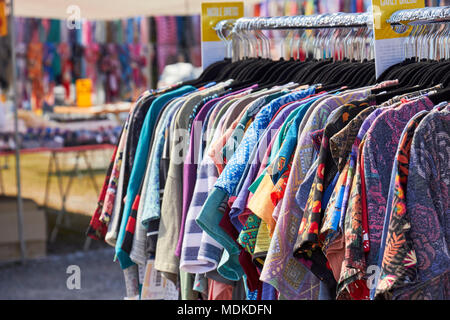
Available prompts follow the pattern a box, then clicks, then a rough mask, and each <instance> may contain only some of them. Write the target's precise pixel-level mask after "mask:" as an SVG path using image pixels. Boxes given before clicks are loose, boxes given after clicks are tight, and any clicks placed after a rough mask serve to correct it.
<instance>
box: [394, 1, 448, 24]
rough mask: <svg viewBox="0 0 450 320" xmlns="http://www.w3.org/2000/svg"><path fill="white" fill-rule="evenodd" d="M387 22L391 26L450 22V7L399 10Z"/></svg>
mask: <svg viewBox="0 0 450 320" xmlns="http://www.w3.org/2000/svg"><path fill="white" fill-rule="evenodd" d="M387 22H388V23H390V24H391V25H392V26H396V25H405V24H410V25H414V24H431V23H443V22H450V6H446V7H429V8H421V9H406V10H399V11H396V12H394V13H393V14H392V15H391V17H390V18H389V19H388V20H387Z"/></svg>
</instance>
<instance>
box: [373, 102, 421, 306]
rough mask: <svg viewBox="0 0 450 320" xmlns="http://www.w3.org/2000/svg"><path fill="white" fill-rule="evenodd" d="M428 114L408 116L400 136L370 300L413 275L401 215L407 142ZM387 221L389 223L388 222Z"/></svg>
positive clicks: (410, 247) (412, 255) (412, 256)
mask: <svg viewBox="0 0 450 320" xmlns="http://www.w3.org/2000/svg"><path fill="white" fill-rule="evenodd" d="M428 113H429V112H428V111H421V112H419V113H417V114H416V115H415V116H414V117H413V118H411V120H410V121H409V122H408V124H407V125H406V127H405V129H404V130H403V133H402V136H401V137H400V142H399V145H398V148H397V152H396V155H395V159H394V165H393V170H392V174H391V182H390V188H389V197H388V205H387V207H386V216H385V220H384V228H383V237H382V241H381V248H380V257H379V259H378V266H379V267H381V268H382V271H381V273H380V279H379V280H378V281H376V282H375V286H374V287H375V288H376V290H373V289H372V290H371V299H373V298H374V296H375V295H374V293H375V291H377V292H378V294H380V296H381V295H383V296H384V297H385V298H389V299H391V298H392V290H393V289H394V288H396V287H397V286H399V285H400V286H401V285H402V284H403V282H407V281H410V279H414V278H415V276H416V268H415V264H416V263H415V261H416V254H415V251H414V248H413V244H412V241H411V238H410V236H409V231H410V226H409V223H408V220H407V219H406V217H405V213H406V189H407V182H408V174H409V173H408V171H409V170H408V169H409V158H410V150H411V142H412V139H413V136H414V132H415V130H416V128H417V126H418V125H419V123H420V121H421V120H422V119H423V118H424V117H425V115H427V114H428ZM392 208H394V210H392ZM390 222H392V225H391V224H390ZM388 233H389V235H388ZM386 244H387V250H386ZM385 254H386V255H385ZM380 260H382V263H380Z"/></svg>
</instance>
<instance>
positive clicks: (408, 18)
mask: <svg viewBox="0 0 450 320" xmlns="http://www.w3.org/2000/svg"><path fill="white" fill-rule="evenodd" d="M449 8H450V7H439V8H425V9H412V10H401V11H398V12H396V13H394V14H393V15H392V16H391V18H390V19H389V20H388V22H389V23H391V25H392V27H393V28H394V30H395V31H396V32H400V33H402V32H405V30H406V31H408V30H409V29H412V31H411V33H410V35H409V37H408V38H407V40H406V41H405V46H404V50H405V51H406V52H408V55H406V57H408V59H406V60H405V61H404V62H403V63H400V64H397V65H394V66H392V67H391V68H389V69H388V70H386V71H385V72H384V73H383V74H382V75H381V76H380V77H378V79H376V77H375V63H374V59H373V56H374V55H373V40H372V39H373V28H372V22H371V21H372V17H371V15H369V14H368V13H357V14H354V13H335V14H321V15H311V16H294V17H272V18H265V17H258V18H241V19H238V20H224V21H221V22H220V23H219V24H217V26H216V27H215V30H216V32H217V34H218V36H219V37H220V38H221V39H222V40H223V41H226V42H227V44H228V53H231V57H230V55H228V58H226V59H224V60H222V61H219V62H216V63H214V64H212V65H210V66H209V67H208V68H206V69H205V70H204V72H203V73H202V75H201V76H200V77H199V78H198V79H195V80H192V81H190V82H188V84H192V85H196V86H201V85H204V84H206V83H208V82H212V81H215V82H219V81H223V80H226V79H233V80H234V81H233V83H232V84H231V85H230V88H231V89H233V90H236V89H241V88H245V87H247V86H249V85H252V84H255V83H256V84H258V85H259V88H266V87H267V88H268V87H272V86H274V85H283V84H287V83H289V82H295V83H298V84H300V85H302V84H310V85H311V84H316V85H318V86H319V87H320V88H322V89H323V90H326V91H333V90H338V89H340V88H343V87H346V88H357V87H363V86H367V85H373V84H375V83H377V82H381V81H383V80H392V79H398V80H399V85H397V86H396V87H393V88H391V89H388V91H389V92H388V93H383V94H380V95H379V97H378V98H377V101H380V102H381V101H386V100H387V99H390V98H391V97H393V96H395V95H398V94H404V93H408V92H412V91H417V90H421V89H426V88H431V87H435V86H436V85H441V87H442V88H444V89H443V90H440V91H439V94H440V95H439V96H436V97H439V99H444V98H445V100H449V99H450V96H449V93H448V91H449V89H446V88H449V87H450V76H449V75H450V73H449V72H448V71H449V68H450V61H447V59H448V58H447V55H448V51H449V38H448V33H449V18H450V11H449ZM424 26H425V27H424ZM274 30H276V31H280V30H282V31H284V32H286V31H287V32H288V37H286V38H285V39H284V40H283V41H281V48H282V50H283V53H284V54H287V55H281V58H280V59H278V60H273V59H271V50H270V48H271V47H274V46H273V44H272V40H271V39H270V38H269V36H268V35H266V34H264V32H263V31H274ZM433 30H437V31H438V32H437V33H436V32H433ZM412 43H413V44H414V46H412V45H411V44H412ZM299 48H300V49H302V50H303V51H304V52H306V54H305V55H304V57H302V59H299V51H302V50H298V49H299ZM424 48H433V50H432V53H433V54H431V53H429V54H428V55H426V56H423V55H422V54H421V53H422V52H425V51H427V50H426V49H424ZM430 51H431V50H430ZM384 91H386V89H385V90H384ZM441 101H442V100H441Z"/></svg>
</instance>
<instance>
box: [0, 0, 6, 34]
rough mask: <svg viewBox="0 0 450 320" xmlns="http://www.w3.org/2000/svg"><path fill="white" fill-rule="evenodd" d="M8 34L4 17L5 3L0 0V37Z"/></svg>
mask: <svg viewBox="0 0 450 320" xmlns="http://www.w3.org/2000/svg"><path fill="white" fill-rule="evenodd" d="M7 34H8V18H7V17H6V4H5V1H2V0H0V37H4V36H6V35H7Z"/></svg>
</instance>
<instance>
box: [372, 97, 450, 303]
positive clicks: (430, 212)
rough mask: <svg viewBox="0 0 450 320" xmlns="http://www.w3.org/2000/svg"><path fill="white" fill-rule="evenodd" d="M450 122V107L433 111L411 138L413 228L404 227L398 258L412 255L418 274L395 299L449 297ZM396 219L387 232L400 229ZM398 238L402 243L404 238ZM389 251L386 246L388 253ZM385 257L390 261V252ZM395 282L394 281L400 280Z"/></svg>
mask: <svg viewBox="0 0 450 320" xmlns="http://www.w3.org/2000/svg"><path fill="white" fill-rule="evenodd" d="M449 120H450V109H449V108H448V106H447V107H446V108H444V109H443V110H441V111H438V110H433V111H432V112H431V113H430V114H429V115H427V116H425V117H424V118H423V120H422V121H421V122H420V124H419V125H418V126H417V129H416V130H415V132H414V135H413V139H412V143H411V149H410V158H409V171H408V175H407V179H408V180H407V189H406V212H405V219H408V220H409V225H410V229H409V230H408V228H406V230H405V234H404V235H405V236H406V237H405V240H406V241H405V243H404V245H406V246H407V247H405V246H402V247H401V248H400V250H399V253H401V252H403V253H408V254H407V255H406V257H405V258H407V259H408V258H412V257H414V256H415V257H416V260H412V261H411V260H408V261H409V262H410V264H411V265H409V266H408V267H410V268H412V269H415V270H416V275H415V277H413V278H411V279H410V281H408V282H407V283H406V284H404V285H402V286H401V288H398V289H395V288H394V297H395V298H397V299H432V300H435V299H438V300H441V299H442V300H447V299H448V298H449V293H450V290H449V283H450V281H449V269H448V266H449V262H450V261H449V254H448V248H449V227H448V226H449V225H450V224H449V223H448V217H449V204H448V200H447V199H448V190H449V187H450V184H449V181H450V179H449V170H448V161H447V160H446V159H449V156H450V154H449V150H450V148H449V141H450V139H449V135H450V128H449V123H450V121H449ZM403 201H405V200H403ZM399 209H400V208H399ZM399 213H400V212H399ZM394 219H397V217H395V218H394V216H392V217H391V221H392V222H391V223H390V228H389V230H393V229H391V225H392V227H394V226H395V224H396V221H395V220H394ZM402 220H404V219H402ZM446 220H447V221H446ZM401 225H403V226H405V222H401ZM407 226H408V224H406V227H407ZM393 235H394V234H393ZM399 236H400V239H402V237H401V235H399ZM390 239H392V240H389V242H388V243H392V241H393V239H394V237H392V238H390ZM411 239H412V242H411ZM411 244H412V248H411ZM389 248H390V247H386V250H389ZM408 248H409V249H414V251H415V254H413V253H412V252H411V251H410V250H404V249H408ZM385 252H386V251H385ZM385 256H388V254H387V252H386V253H385ZM386 267H387V266H386ZM403 268H404V267H403ZM383 270H386V269H383ZM400 270H401V269H400ZM382 275H383V274H382ZM384 279H386V278H384ZM392 280H393V281H395V280H396V278H392ZM408 280H409V279H408ZM394 284H395V282H394ZM381 288H382V284H381V285H380V289H381Z"/></svg>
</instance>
